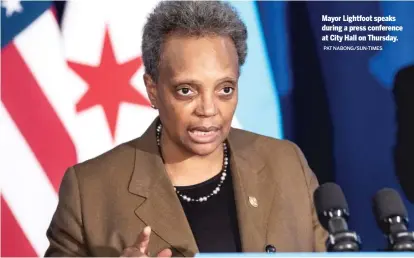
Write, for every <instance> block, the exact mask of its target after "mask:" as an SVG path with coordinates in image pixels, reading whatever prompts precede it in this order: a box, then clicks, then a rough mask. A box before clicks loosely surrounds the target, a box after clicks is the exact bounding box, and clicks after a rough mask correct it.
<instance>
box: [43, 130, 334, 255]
mask: <svg viewBox="0 0 414 258" xmlns="http://www.w3.org/2000/svg"><path fill="white" fill-rule="evenodd" d="M228 140H229V147H230V150H231V162H230V164H231V167H232V169H231V171H232V173H233V184H234V190H235V199H236V206H237V215H238V220H239V221H238V224H239V230H240V235H241V243H242V249H243V251H244V252H264V249H265V246H266V245H268V244H271V245H274V246H275V247H276V249H277V251H278V252H312V251H325V247H324V245H325V240H326V237H327V233H326V231H324V230H323V229H322V228H321V226H320V224H319V223H318V220H317V218H316V216H315V212H314V207H313V203H312V193H313V191H314V189H315V188H316V187H317V186H318V182H317V179H316V177H315V175H314V174H313V173H312V171H311V170H310V169H309V167H308V165H307V162H306V161H305V158H304V157H303V155H302V152H301V151H300V150H299V149H298V147H296V145H294V144H293V143H291V142H289V141H285V140H276V139H272V138H268V137H265V136H260V135H257V134H253V133H250V132H247V131H243V130H238V129H232V130H231V132H230V134H229V137H228ZM253 198H256V200H257V205H256V204H255V203H254V202H252V199H253ZM252 203H253V204H252ZM255 206H257V207H255ZM146 225H150V226H151V227H152V230H153V233H152V234H151V240H150V246H149V251H150V253H151V254H156V253H157V252H159V251H161V250H162V249H164V248H172V251H173V256H194V254H195V253H197V252H198V249H197V245H196V242H195V240H194V237H193V235H192V232H191V229H190V227H189V224H188V222H187V220H186V217H185V214H184V211H183V209H182V208H181V204H180V201H179V199H178V198H177V196H176V193H175V191H174V188H173V186H172V184H171V182H170V180H169V178H168V177H167V175H166V173H165V170H164V167H163V163H162V160H161V158H160V156H159V154H158V149H157V145H156V140H155V123H153V124H152V125H151V126H150V127H149V128H148V130H147V131H146V132H145V133H144V134H143V135H142V136H141V137H140V138H138V139H135V140H133V141H130V142H127V143H124V144H121V145H120V146H118V147H116V148H114V149H113V150H111V151H109V152H107V153H105V154H103V155H100V156H99V157H96V158H94V159H91V160H89V161H86V162H83V163H81V164H78V165H76V166H74V167H71V168H69V169H68V171H67V172H66V173H65V176H64V178H63V180H62V183H61V187H60V192H59V204H58V207H57V210H56V213H55V214H54V216H53V219H52V222H51V224H50V228H49V229H48V231H47V236H48V239H49V241H50V246H49V248H48V250H47V251H46V254H45V256H119V255H120V254H121V252H122V250H123V249H124V248H126V247H128V246H130V245H132V244H133V243H134V241H135V240H136V238H137V236H138V234H139V233H140V232H141V230H142V229H143V228H144V227H145V226H146Z"/></svg>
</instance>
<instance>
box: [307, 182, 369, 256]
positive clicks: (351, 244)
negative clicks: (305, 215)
mask: <svg viewBox="0 0 414 258" xmlns="http://www.w3.org/2000/svg"><path fill="white" fill-rule="evenodd" d="M313 199H314V203H315V207H316V212H317V214H318V218H319V221H320V222H321V225H322V226H323V227H324V228H325V229H326V230H327V231H328V232H329V237H328V239H327V241H326V249H327V251H328V252H358V251H359V250H360V249H361V238H360V237H359V236H358V234H357V233H355V232H352V231H350V230H349V229H348V218H349V209H348V203H347V202H346V199H345V196H344V193H343V192H342V189H341V188H340V187H339V186H338V185H337V184H334V183H326V184H323V185H321V186H319V187H318V188H317V189H316V190H315V192H314V194H313Z"/></svg>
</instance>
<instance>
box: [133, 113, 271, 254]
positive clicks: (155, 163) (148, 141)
mask: <svg viewBox="0 0 414 258" xmlns="http://www.w3.org/2000/svg"><path fill="white" fill-rule="evenodd" d="M155 130H156V120H155V121H154V122H153V123H152V124H151V125H150V127H149V128H148V129H147V131H146V132H145V133H144V134H143V135H142V136H141V137H140V138H138V139H137V140H136V141H135V144H136V145H135V146H136V156H135V164H134V172H133V174H132V178H131V181H130V184H129V188H128V189H129V191H130V192H131V193H132V194H135V195H139V196H142V197H144V199H143V202H142V203H140V204H139V206H138V207H137V208H136V209H135V214H136V215H137V216H138V217H139V218H140V219H141V220H143V221H144V222H145V223H146V224H147V225H150V226H151V227H152V230H153V233H155V234H157V235H158V236H159V237H161V238H162V239H163V240H164V241H166V242H167V243H169V244H170V245H171V246H172V247H173V248H174V249H175V250H177V251H178V252H180V253H181V254H182V255H184V256H194V254H195V253H197V252H198V248H197V244H196V242H195V239H194V236H193V234H192V231H191V228H190V226H189V224H188V222H187V219H186V217H185V214H184V211H183V210H182V208H181V204H180V201H179V199H178V197H177V196H176V193H175V191H174V188H173V185H172V184H171V182H170V180H169V178H168V176H167V174H166V172H165V169H164V166H163V163H162V159H161V157H160V155H159V153H158V147H157V145H156V138H155ZM249 138H251V139H249ZM255 139H256V137H254V136H253V135H252V137H246V135H245V134H243V135H241V132H240V131H239V130H237V129H232V130H231V132H230V134H229V137H228V141H229V147H230V151H231V160H230V165H231V171H232V173H233V187H234V191H235V200H236V207H237V214H238V224H239V230H240V235H241V243H242V249H243V251H244V252H262V251H263V250H264V248H265V247H264V244H265V235H266V224H265V222H266V221H267V216H268V215H269V213H270V208H271V202H272V196H273V193H274V192H273V190H274V184H272V181H273V180H271V179H270V178H269V175H270V173H263V171H264V170H266V169H265V168H266V166H265V162H264V160H263V159H262V158H261V157H260V155H259V154H258V153H257V152H256V151H255V149H254V140H255ZM259 175H260V176H259ZM254 198H256V200H257V204H258V205H255V203H254ZM252 203H253V204H252ZM255 206H256V207H255Z"/></svg>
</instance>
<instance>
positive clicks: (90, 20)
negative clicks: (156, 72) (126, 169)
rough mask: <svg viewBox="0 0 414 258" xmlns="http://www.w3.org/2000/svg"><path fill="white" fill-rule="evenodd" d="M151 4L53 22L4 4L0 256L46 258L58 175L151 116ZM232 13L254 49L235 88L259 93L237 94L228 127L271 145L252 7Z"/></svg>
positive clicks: (267, 87)
mask: <svg viewBox="0 0 414 258" xmlns="http://www.w3.org/2000/svg"><path fill="white" fill-rule="evenodd" d="M156 3H157V1H135V0H131V1H110V0H105V1H104V0H102V1H69V2H67V3H66V5H65V9H64V13H63V16H62V17H59V18H61V22H60V23H59V22H58V19H57V17H56V12H55V11H54V4H53V3H52V2H47V1H25V2H20V1H19V0H2V1H1V14H2V17H1V22H2V25H1V26H2V27H1V29H2V38H1V59H2V60H1V75H2V77H1V87H2V92H1V93H2V94H1V102H0V119H1V120H0V121H1V125H0V137H1V140H0V171H1V178H0V182H1V236H2V239H1V240H2V241H1V256H9V257H10V256H20V257H22V256H31V257H35V256H43V255H44V252H45V250H46V249H47V247H48V244H49V243H48V240H47V238H46V230H47V228H48V226H49V223H50V220H51V218H52V216H53V213H54V211H55V208H56V205H57V202H58V198H57V192H58V190H59V184H60V181H61V179H62V176H63V173H64V171H65V170H66V169H67V168H68V167H69V166H72V165H74V164H76V163H79V162H82V161H85V160H87V159H90V158H93V157H95V156H97V155H99V154H101V153H103V152H105V151H107V150H109V149H111V148H113V147H114V146H116V145H118V144H120V143H123V142H125V141H129V140H131V139H133V138H136V137H138V136H140V135H141V134H142V133H143V132H144V131H145V129H146V128H147V127H148V125H149V124H150V123H151V122H152V121H153V119H154V118H155V117H156V115H157V112H156V111H155V110H153V109H151V108H150V105H149V101H148V97H147V94H146V92H145V86H144V84H143V80H142V76H143V73H144V67H143V62H142V58H141V36H142V26H143V25H144V22H145V20H146V17H147V15H148V13H149V12H150V11H151V10H152V9H153V8H154V6H155V5H156ZM237 5H238V6H239V7H238V8H239V10H240V11H241V13H242V15H244V16H245V17H246V19H247V25H248V29H249V31H250V32H251V33H252V35H253V37H252V39H251V40H253V41H252V42H253V43H254V45H255V46H254V47H253V48H252V50H251V51H250V53H249V55H250V58H249V56H248V59H247V62H246V64H245V67H246V69H247V70H249V71H252V72H251V74H246V73H245V74H244V75H242V78H241V82H239V85H240V87H243V85H244V84H246V86H245V87H250V85H249V84H251V82H252V81H251V80H252V79H251V77H252V75H253V74H254V75H255V76H256V79H255V82H254V83H258V84H260V85H261V88H260V89H256V90H255V91H250V92H248V91H243V92H244V93H241V94H240V95H239V111H236V117H237V118H235V119H234V120H233V126H234V127H238V128H240V127H241V126H240V123H239V121H240V119H241V122H242V123H243V124H245V125H250V128H251V129H252V131H255V132H258V133H263V134H267V135H269V136H274V137H278V136H280V133H279V132H280V131H279V130H278V128H277V125H278V124H279V120H278V119H279V117H280V115H279V114H278V109H277V108H276V106H275V105H276V104H277V98H276V97H275V95H274V94H273V92H274V85H273V84H272V81H271V80H270V79H268V78H271V76H270V75H269V67H268V66H267V65H268V64H267V63H266V62H263V60H265V54H264V53H265V51H264V44H263V43H262V42H260V40H258V39H260V37H258V36H255V35H256V34H257V35H259V34H258V33H259V31H258V28H259V27H258V21H259V19H258V18H257V17H255V13H254V11H253V8H252V6H253V4H252V3H248V2H246V3H237ZM59 20H60V19H59ZM249 60H250V61H249ZM246 100H249V101H246ZM275 103H276V104H275ZM259 111H260V112H259ZM258 116H260V117H267V118H266V119H261V121H264V122H263V123H266V125H262V124H258V123H257V122H256V121H257V120H256V118H257V117H258ZM238 119H239V120H238ZM259 127H260V128H263V129H256V128H259ZM247 129H249V127H248V128H247ZM260 130H262V131H260Z"/></svg>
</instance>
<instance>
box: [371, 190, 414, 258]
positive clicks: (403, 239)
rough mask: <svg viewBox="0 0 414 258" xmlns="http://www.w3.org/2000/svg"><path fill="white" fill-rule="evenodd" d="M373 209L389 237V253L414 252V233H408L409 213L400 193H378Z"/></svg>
mask: <svg viewBox="0 0 414 258" xmlns="http://www.w3.org/2000/svg"><path fill="white" fill-rule="evenodd" d="M372 208H373V211H374V214H375V217H376V220H377V223H378V226H379V227H380V229H381V231H382V232H383V233H384V234H385V236H386V237H387V242H388V249H387V251H397V252H403V251H408V252H414V232H409V231H408V213H407V210H406V208H405V205H404V203H403V201H402V200H401V197H400V195H399V194H398V192H397V191H395V190H393V189H390V188H384V189H382V190H380V191H378V192H377V193H376V194H375V196H374V198H373V207H372Z"/></svg>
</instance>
